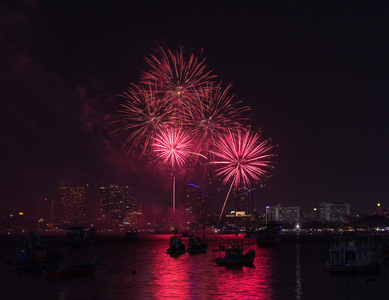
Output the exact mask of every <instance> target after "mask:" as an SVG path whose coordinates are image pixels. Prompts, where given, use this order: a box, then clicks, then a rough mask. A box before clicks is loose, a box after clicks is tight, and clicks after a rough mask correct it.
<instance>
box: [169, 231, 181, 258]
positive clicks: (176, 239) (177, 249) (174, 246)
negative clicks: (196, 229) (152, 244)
mask: <svg viewBox="0 0 389 300" xmlns="http://www.w3.org/2000/svg"><path fill="white" fill-rule="evenodd" d="M166 253H167V254H184V253H185V245H184V244H183V243H182V240H181V238H180V236H179V234H177V233H176V234H174V235H173V236H171V237H170V245H169V248H168V249H167V250H166Z"/></svg>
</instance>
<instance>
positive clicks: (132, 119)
mask: <svg viewBox="0 0 389 300" xmlns="http://www.w3.org/2000/svg"><path fill="white" fill-rule="evenodd" d="M120 96H122V97H124V98H125V99H126V101H125V103H123V104H121V105H120V106H121V109H120V110H119V113H120V115H121V117H122V123H123V126H122V127H121V130H122V131H123V132H129V135H128V137H127V141H126V144H131V145H130V147H129V150H128V151H130V150H131V149H132V148H133V147H137V146H138V145H140V144H142V153H144V152H145V151H146V148H147V147H148V146H149V145H150V144H151V143H152V142H153V139H154V138H155V136H156V133H157V132H158V131H160V130H161V129H162V128H163V127H164V126H166V125H167V124H170V122H171V114H170V111H169V109H168V108H167V107H166V106H165V103H164V101H162V100H161V99H159V98H158V97H157V96H156V93H155V91H154V90H153V89H152V87H151V86H148V88H147V89H146V88H145V87H143V86H133V87H132V88H130V89H129V90H128V91H127V92H125V93H123V94H122V95H120Z"/></svg>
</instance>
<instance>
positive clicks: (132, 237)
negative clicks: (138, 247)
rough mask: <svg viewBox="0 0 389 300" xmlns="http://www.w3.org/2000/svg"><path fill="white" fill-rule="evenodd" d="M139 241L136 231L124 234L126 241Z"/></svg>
mask: <svg viewBox="0 0 389 300" xmlns="http://www.w3.org/2000/svg"><path fill="white" fill-rule="evenodd" d="M138 239H139V232H138V230H136V229H131V230H129V231H127V232H126V241H128V242H133V241H137V240H138Z"/></svg>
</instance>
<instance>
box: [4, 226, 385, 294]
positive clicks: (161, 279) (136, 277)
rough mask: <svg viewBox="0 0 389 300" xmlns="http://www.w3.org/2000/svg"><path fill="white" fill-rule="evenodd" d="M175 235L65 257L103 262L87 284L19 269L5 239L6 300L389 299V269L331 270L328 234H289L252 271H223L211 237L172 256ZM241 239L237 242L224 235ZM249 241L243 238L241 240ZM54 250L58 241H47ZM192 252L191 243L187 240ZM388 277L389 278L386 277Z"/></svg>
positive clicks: (117, 238)
mask: <svg viewBox="0 0 389 300" xmlns="http://www.w3.org/2000/svg"><path fill="white" fill-rule="evenodd" d="M169 237H170V236H169V235H153V234H145V233H142V232H141V233H140V238H139V240H138V241H136V242H127V241H126V240H125V235H124V234H117V235H100V236H99V238H98V239H97V240H96V241H94V242H92V243H90V244H89V245H88V246H87V247H86V248H83V249H68V248H66V247H65V243H64V241H65V238H64V237H57V246H58V247H60V248H61V249H62V250H63V252H64V260H63V263H62V265H63V266H72V265H76V264H79V263H83V262H86V261H88V260H90V259H93V258H94V257H98V258H99V264H98V265H97V268H96V271H95V274H94V276H93V277H89V278H69V279H59V280H48V279H46V278H45V277H44V276H43V271H18V270H15V269H14V268H13V267H12V266H9V265H7V264H6V260H7V258H13V257H15V256H16V244H15V243H14V242H13V241H12V239H9V238H6V237H3V238H2V240H1V241H0V259H1V261H0V299H3V300H8V299H9V300H11V299H42V300H45V299H51V300H55V299H58V300H77V299H88V300H92V299H120V300H122V299H265V300H272V299H323V300H324V299H332V300H337V299H342V300H343V299H353V300H356V299H375V300H380V299H389V279H388V278H389V277H388V276H389V274H387V272H388V269H389V268H388V267H386V268H383V269H382V270H381V272H380V273H379V274H374V275H371V274H370V275H352V276H350V275H331V274H330V273H328V272H327V271H326V262H327V260H328V251H329V238H330V237H329V236H318V235H312V236H310V235H301V234H291V235H285V238H284V242H283V243H282V244H280V245H277V246H267V247H263V246H257V245H256V243H255V239H244V242H245V243H247V242H250V243H251V244H252V245H251V248H253V249H255V251H256V257H255V261H254V264H253V266H243V267H225V266H217V265H215V263H214V262H213V259H214V258H215V257H216V256H217V255H219V253H218V251H217V250H218V241H219V238H221V236H219V235H212V236H206V237H205V239H206V242H208V244H209V247H208V251H207V252H206V253H199V254H188V253H186V254H182V255H178V256H171V255H168V254H166V250H167V248H168V247H169ZM223 238H236V236H234V235H231V236H223ZM241 238H242V239H243V237H241ZM42 240H46V242H47V243H48V244H51V245H54V237H42ZM182 240H183V242H184V244H185V245H186V246H187V242H188V239H187V238H183V239H182ZM387 275H388V276H387Z"/></svg>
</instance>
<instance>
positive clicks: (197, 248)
mask: <svg viewBox="0 0 389 300" xmlns="http://www.w3.org/2000/svg"><path fill="white" fill-rule="evenodd" d="M207 249H208V243H205V242H204V239H203V240H201V238H200V237H198V236H197V235H190V236H189V243H188V249H186V252H188V253H204V252H206V251H207Z"/></svg>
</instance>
